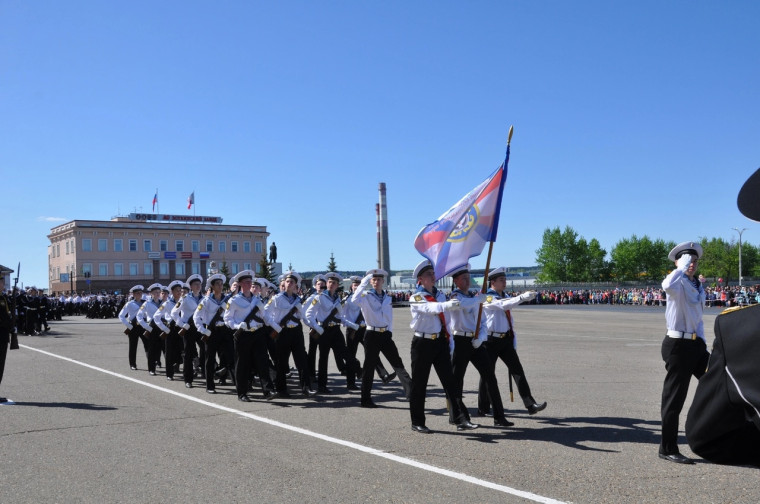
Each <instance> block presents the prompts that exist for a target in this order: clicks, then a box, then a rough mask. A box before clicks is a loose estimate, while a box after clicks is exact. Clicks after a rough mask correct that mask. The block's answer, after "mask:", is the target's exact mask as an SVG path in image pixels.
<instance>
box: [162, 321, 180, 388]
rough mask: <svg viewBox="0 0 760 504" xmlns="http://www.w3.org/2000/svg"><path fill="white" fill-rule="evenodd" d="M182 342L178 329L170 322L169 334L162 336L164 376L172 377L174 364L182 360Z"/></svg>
mask: <svg viewBox="0 0 760 504" xmlns="http://www.w3.org/2000/svg"><path fill="white" fill-rule="evenodd" d="M183 346H184V343H183V341H182V336H180V335H179V330H178V329H177V327H176V326H175V325H174V324H172V327H171V329H170V331H169V334H168V335H166V338H164V353H165V354H166V363H165V366H166V367H165V369H166V376H169V377H172V378H173V377H174V365H175V364H179V363H180V362H182V347H183Z"/></svg>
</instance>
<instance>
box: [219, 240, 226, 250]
mask: <svg viewBox="0 0 760 504" xmlns="http://www.w3.org/2000/svg"><path fill="white" fill-rule="evenodd" d="M219 252H227V242H223V241H220V242H219Z"/></svg>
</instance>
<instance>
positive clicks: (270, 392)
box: [264, 390, 279, 401]
mask: <svg viewBox="0 0 760 504" xmlns="http://www.w3.org/2000/svg"><path fill="white" fill-rule="evenodd" d="M278 395H279V394H278V393H277V392H276V391H274V390H267V391H265V392H264V399H266V400H267V401H271V400H272V399H276V398H277V397H278Z"/></svg>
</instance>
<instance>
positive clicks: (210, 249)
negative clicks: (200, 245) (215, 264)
mask: <svg viewBox="0 0 760 504" xmlns="http://www.w3.org/2000/svg"><path fill="white" fill-rule="evenodd" d="M213 251H214V242H212V241H211V240H206V252H213Z"/></svg>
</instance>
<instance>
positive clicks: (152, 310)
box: [136, 283, 163, 376]
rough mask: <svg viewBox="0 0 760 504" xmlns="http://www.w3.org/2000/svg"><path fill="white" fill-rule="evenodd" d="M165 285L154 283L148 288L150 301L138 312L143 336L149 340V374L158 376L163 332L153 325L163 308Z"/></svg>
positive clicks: (138, 321) (138, 320)
mask: <svg viewBox="0 0 760 504" xmlns="http://www.w3.org/2000/svg"><path fill="white" fill-rule="evenodd" d="M162 289H163V285H161V284H160V283H154V284H152V285H151V286H150V287H148V293H149V294H150V299H149V300H148V301H146V302H145V303H144V304H143V305H142V306H141V307H140V309H139V310H138V312H137V317H136V319H137V323H138V324H140V326H141V327H142V328H143V329H144V332H143V335H144V337H145V338H146V340H147V347H148V348H147V355H148V373H149V374H150V375H151V376H156V364H157V363H158V361H159V360H160V359H161V337H160V336H159V335H158V333H159V332H161V330H160V329H159V328H158V327H156V324H155V323H153V316H154V315H155V314H156V312H157V311H158V308H159V307H160V306H161V299H160V298H161V292H162Z"/></svg>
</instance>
